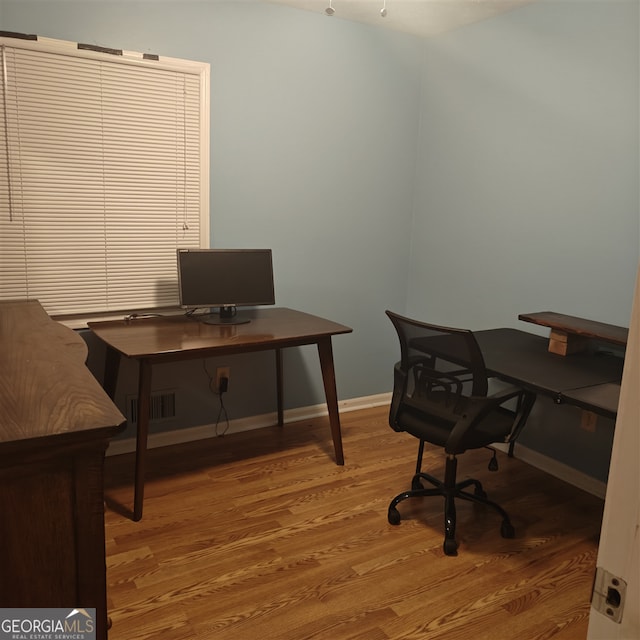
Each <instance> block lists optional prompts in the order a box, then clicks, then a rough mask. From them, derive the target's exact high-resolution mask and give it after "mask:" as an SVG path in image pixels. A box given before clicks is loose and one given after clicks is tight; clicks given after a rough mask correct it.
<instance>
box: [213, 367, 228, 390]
mask: <svg viewBox="0 0 640 640" xmlns="http://www.w3.org/2000/svg"><path fill="white" fill-rule="evenodd" d="M230 373H231V368H230V367H218V368H217V369H216V391H217V392H218V393H221V392H224V391H228V390H229V375H230ZM223 379H226V381H227V388H226V389H223V388H221V384H222V380H223Z"/></svg>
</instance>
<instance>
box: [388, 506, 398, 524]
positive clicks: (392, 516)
mask: <svg viewBox="0 0 640 640" xmlns="http://www.w3.org/2000/svg"><path fill="white" fill-rule="evenodd" d="M387 520H388V521H389V524H400V512H399V511H398V510H397V509H396V508H395V507H389V512H388V513H387Z"/></svg>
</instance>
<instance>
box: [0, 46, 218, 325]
mask: <svg viewBox="0 0 640 640" xmlns="http://www.w3.org/2000/svg"><path fill="white" fill-rule="evenodd" d="M0 50H1V57H2V81H1V82H0V85H1V86H0V112H1V114H2V119H3V120H2V121H0V299H16V298H30V299H38V300H40V302H41V304H42V305H43V306H44V308H45V309H46V310H47V311H48V312H49V314H51V315H53V316H60V315H64V316H83V317H87V316H98V315H103V314H105V313H108V312H122V311H127V310H133V309H135V310H140V309H151V308H159V307H171V306H176V305H177V304H178V288H177V275H176V274H177V270H176V248H178V247H188V248H190V247H207V246H208V241H209V240H208V239H209V222H208V220H209V211H208V208H209V207H208V204H209V202H208V179H209V163H208V156H209V111H208V110H209V100H208V90H209V65H208V64H204V63H197V62H189V61H183V60H176V59H171V58H168V59H167V58H161V57H158V56H148V55H141V54H135V53H130V52H120V51H115V52H114V51H109V52H106V51H105V50H102V49H101V50H98V51H97V50H95V48H94V47H84V46H83V45H77V44H75V43H69V42H62V41H59V40H50V39H41V38H38V39H34V40H30V39H21V38H15V37H1V38H0Z"/></svg>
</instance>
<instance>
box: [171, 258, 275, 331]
mask: <svg viewBox="0 0 640 640" xmlns="http://www.w3.org/2000/svg"><path fill="white" fill-rule="evenodd" d="M178 289H179V294H180V306H181V307H182V308H183V309H187V310H189V312H190V313H192V314H193V313H194V312H195V310H196V309H208V310H209V312H208V313H206V314H203V315H202V316H198V318H199V319H200V320H202V322H206V323H209V324H241V323H244V322H249V321H250V318H249V317H247V316H246V315H242V314H238V313H237V307H256V306H260V305H270V304H275V302H276V301H275V292H274V287H273V261H272V256H271V249H178ZM216 309H217V311H216Z"/></svg>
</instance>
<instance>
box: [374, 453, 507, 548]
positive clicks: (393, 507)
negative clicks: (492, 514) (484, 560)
mask: <svg viewBox="0 0 640 640" xmlns="http://www.w3.org/2000/svg"><path fill="white" fill-rule="evenodd" d="M457 465H458V461H457V459H456V457H455V456H449V457H448V458H447V464H446V468H445V480H444V482H443V481H441V480H438V479H437V478H435V477H434V476H431V475H429V474H428V473H421V472H418V473H416V474H415V475H414V476H413V479H412V480H411V490H409V491H403V492H402V493H400V494H398V495H397V496H396V497H395V498H394V499H393V500H392V501H391V503H390V504H389V510H388V513H387V519H388V521H389V524H393V525H397V524H400V520H401V518H400V512H399V511H398V509H397V506H398V504H399V503H400V502H402V501H403V500H406V499H407V498H420V497H424V496H442V497H444V543H443V545H442V547H443V550H444V553H445V555H448V556H457V555H458V542H457V541H456V505H455V499H456V498H461V499H462V500H468V501H470V502H476V503H478V504H483V505H486V506H489V507H491V508H492V509H494V510H495V511H497V512H498V513H499V514H500V515H501V516H502V525H501V526H500V535H501V536H502V537H503V538H513V537H514V536H515V530H514V528H513V525H512V524H511V521H510V520H509V516H508V515H507V512H506V511H505V510H504V509H503V508H502V507H501V506H500V505H499V504H497V503H495V502H492V501H491V500H489V499H488V498H487V494H486V492H485V491H484V489H483V488H482V484H481V483H480V482H479V481H478V480H475V479H474V478H469V479H467V480H463V481H462V482H456V469H457ZM422 480H426V481H427V482H429V483H430V484H432V485H433V488H425V487H424V486H423V484H422ZM468 487H473V488H474V489H473V493H471V492H470V491H466V489H467V488H468Z"/></svg>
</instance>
